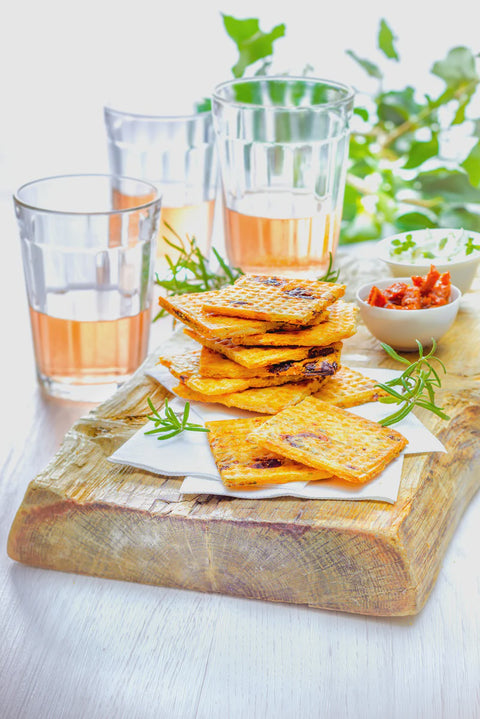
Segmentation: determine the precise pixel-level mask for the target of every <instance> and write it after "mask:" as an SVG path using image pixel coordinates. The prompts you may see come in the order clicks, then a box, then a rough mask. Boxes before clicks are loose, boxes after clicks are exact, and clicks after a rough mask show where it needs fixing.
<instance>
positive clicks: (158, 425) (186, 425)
mask: <svg viewBox="0 0 480 719" xmlns="http://www.w3.org/2000/svg"><path fill="white" fill-rule="evenodd" d="M147 402H148V406H149V407H150V409H151V411H152V414H150V415H147V418H148V419H149V420H150V421H151V422H153V423H154V424H155V429H150V430H148V431H147V432H145V433H144V434H158V437H157V439H170V437H176V435H177V434H181V433H182V432H185V431H188V432H209V431H210V430H209V429H207V427H202V425H200V424H194V423H192V422H189V421H188V417H189V414H190V402H186V403H185V408H184V410H183V413H182V415H181V416H179V415H177V414H175V412H174V411H173V409H172V408H171V407H169V405H168V399H166V400H165V407H164V411H165V416H164V417H162V415H161V414H160V413H159V412H158V410H157V409H155V407H154V405H153V402H152V400H151V399H150V397H148V398H147Z"/></svg>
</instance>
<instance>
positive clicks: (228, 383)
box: [172, 373, 292, 395]
mask: <svg viewBox="0 0 480 719" xmlns="http://www.w3.org/2000/svg"><path fill="white" fill-rule="evenodd" d="M172 374H173V373H172ZM181 379H182V381H183V383H184V384H186V385H187V387H190V389H193V390H194V391H195V392H200V393H201V394H206V395H215V394H229V393H230V392H243V390H245V389H249V388H250V387H276V386H278V385H281V384H287V383H288V382H291V381H292V379H291V377H249V378H248V379H232V378H228V377H227V378H224V379H219V378H213V377H202V376H201V375H199V374H196V375H191V376H190V377H181Z"/></svg>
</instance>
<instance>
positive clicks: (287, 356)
mask: <svg viewBox="0 0 480 719" xmlns="http://www.w3.org/2000/svg"><path fill="white" fill-rule="evenodd" d="M184 332H185V334H186V335H187V336H188V337H191V338H192V339H194V340H195V341H196V342H199V343H200V344H202V345H203V346H204V347H208V349H211V350H213V351H214V352H218V353H220V354H222V355H225V357H228V359H231V360H232V362H237V363H238V364H241V365H242V367H247V368H248V369H256V368H259V369H262V367H265V366H267V365H272V364H278V363H279V362H286V361H287V360H293V361H297V360H302V359H307V358H310V359H314V358H315V357H321V356H322V355H324V354H325V346H321V347H247V346H242V345H237V344H234V343H233V342H232V340H227V339H226V340H219V339H213V338H209V337H202V336H201V335H199V334H198V333H197V332H194V331H193V330H190V329H188V327H187V328H185V330H184Z"/></svg>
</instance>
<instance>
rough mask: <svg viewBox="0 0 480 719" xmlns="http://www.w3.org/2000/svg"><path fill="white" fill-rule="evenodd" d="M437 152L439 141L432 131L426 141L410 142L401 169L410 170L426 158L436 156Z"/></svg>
mask: <svg viewBox="0 0 480 719" xmlns="http://www.w3.org/2000/svg"><path fill="white" fill-rule="evenodd" d="M438 152H439V143H438V135H437V134H436V133H432V137H431V138H430V140H427V141H426V142H412V144H411V146H410V150H409V152H408V156H407V161H406V163H405V164H404V165H403V169H404V170H411V169H413V168H415V167H419V165H422V164H423V163H424V162H425V161H426V160H429V159H430V158H432V157H436V156H437V155H438Z"/></svg>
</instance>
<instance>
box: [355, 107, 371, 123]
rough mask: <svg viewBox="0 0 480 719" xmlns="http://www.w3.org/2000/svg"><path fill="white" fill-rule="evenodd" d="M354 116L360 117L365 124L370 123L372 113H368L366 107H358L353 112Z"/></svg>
mask: <svg viewBox="0 0 480 719" xmlns="http://www.w3.org/2000/svg"><path fill="white" fill-rule="evenodd" d="M353 114H354V115H358V117H361V118H362V120H364V121H365V122H368V120H369V118H370V113H369V112H368V110H367V108H366V107H356V108H355V109H354V111H353Z"/></svg>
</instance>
